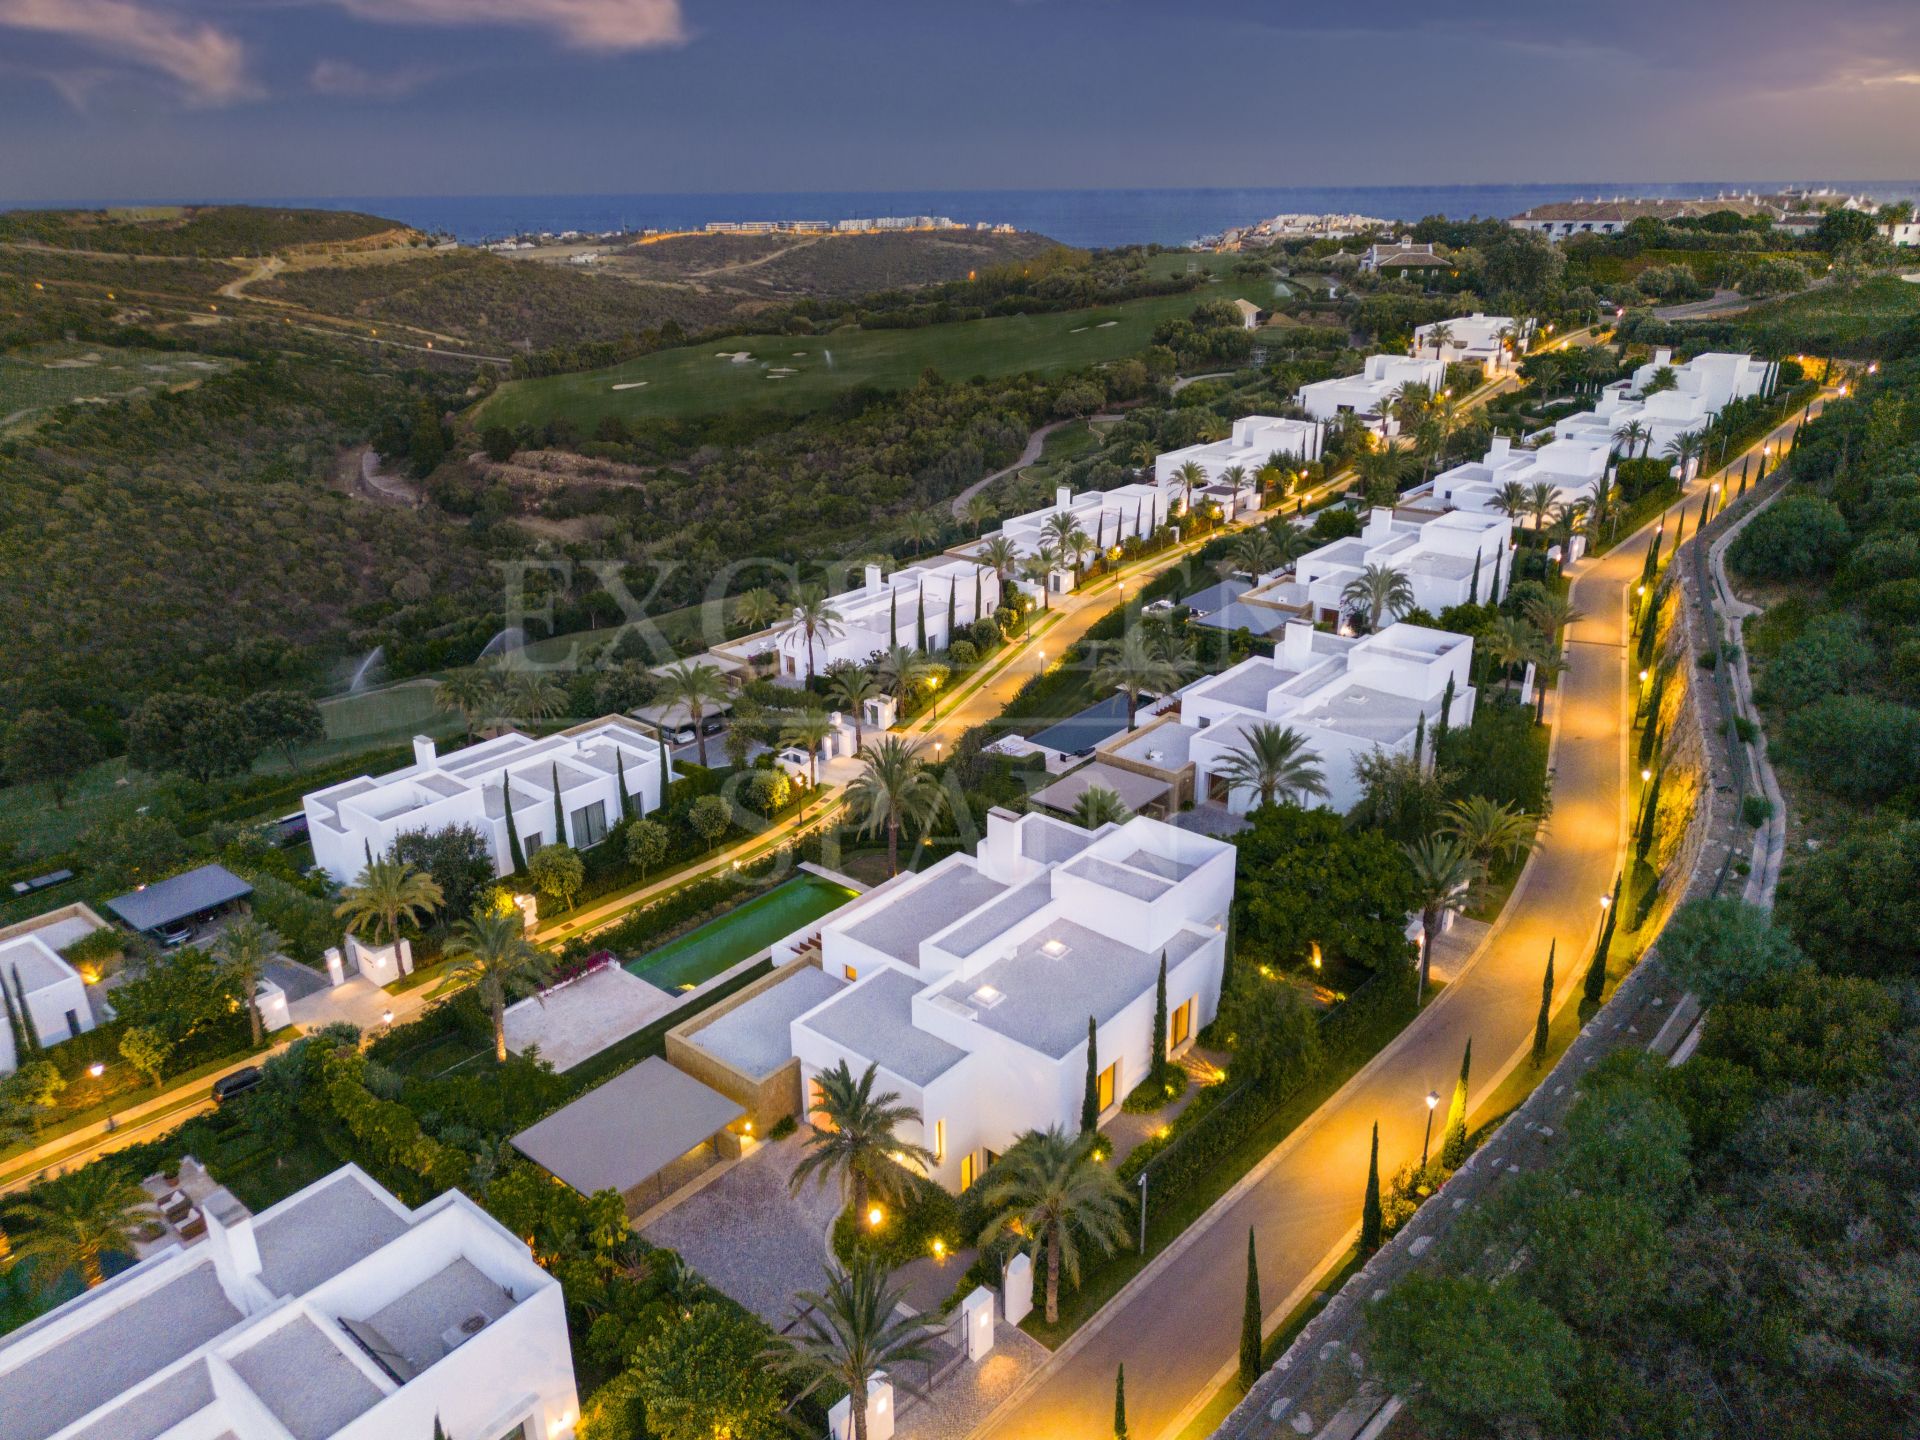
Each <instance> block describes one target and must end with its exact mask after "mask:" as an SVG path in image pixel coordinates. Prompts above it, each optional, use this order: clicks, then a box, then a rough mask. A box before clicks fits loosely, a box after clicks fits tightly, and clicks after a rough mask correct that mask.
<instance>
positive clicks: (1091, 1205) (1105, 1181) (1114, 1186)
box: [980, 1126, 1127, 1325]
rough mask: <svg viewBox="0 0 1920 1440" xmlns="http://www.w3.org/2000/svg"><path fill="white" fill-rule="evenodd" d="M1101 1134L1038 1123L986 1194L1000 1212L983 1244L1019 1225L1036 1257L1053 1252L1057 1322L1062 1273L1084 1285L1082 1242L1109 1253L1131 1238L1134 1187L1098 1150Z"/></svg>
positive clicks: (1051, 1304)
mask: <svg viewBox="0 0 1920 1440" xmlns="http://www.w3.org/2000/svg"><path fill="white" fill-rule="evenodd" d="M1095 1140H1096V1137H1095V1136H1094V1135H1093V1134H1091V1133H1087V1134H1083V1135H1080V1136H1078V1137H1076V1138H1072V1139H1069V1138H1068V1136H1067V1134H1066V1132H1065V1131H1063V1130H1061V1129H1060V1128H1059V1127H1057V1126H1055V1127H1052V1128H1050V1129H1048V1130H1045V1131H1038V1130H1030V1131H1028V1132H1027V1133H1026V1134H1025V1135H1022V1136H1021V1137H1020V1138H1019V1140H1017V1141H1015V1142H1014V1145H1013V1147H1012V1148H1011V1149H1010V1150H1008V1151H1007V1153H1006V1154H1005V1155H1003V1156H1001V1157H1000V1163H999V1164H998V1165H996V1166H995V1167H994V1169H993V1171H992V1173H991V1175H990V1176H989V1177H988V1181H987V1185H986V1188H985V1190H984V1191H983V1192H982V1194H981V1204H982V1206H983V1207H984V1208H985V1209H986V1211H987V1212H988V1213H989V1214H990V1215H991V1216H992V1217H993V1218H992V1219H991V1220H989V1221H988V1222H987V1226H986V1228H985V1230H983V1231H982V1232H981V1236H980V1243H981V1245H983V1246H986V1245H990V1244H992V1243H993V1242H994V1241H995V1240H996V1239H998V1238H999V1237H1000V1236H1001V1235H1003V1234H1006V1233H1008V1232H1012V1233H1014V1234H1016V1235H1018V1236H1019V1237H1020V1238H1021V1239H1022V1240H1023V1241H1024V1243H1025V1248H1026V1250H1027V1253H1028V1254H1029V1255H1030V1256H1031V1257H1032V1258H1033V1259H1034V1260H1036V1261H1038V1260H1040V1259H1042V1257H1044V1258H1045V1261H1046V1285H1047V1323H1048V1324H1049V1325H1054V1324H1058V1323H1059V1320H1060V1276H1061V1273H1062V1272H1063V1271H1064V1272H1065V1274H1066V1276H1067V1278H1068V1279H1069V1280H1070V1281H1071V1282H1072V1283H1073V1285H1074V1286H1075V1288H1078V1287H1079V1284H1080V1253H1081V1246H1082V1245H1083V1244H1086V1245H1091V1246H1093V1247H1094V1248H1095V1249H1097V1250H1098V1251H1099V1252H1100V1253H1101V1254H1109V1253H1111V1252H1112V1251H1113V1250H1114V1249H1115V1248H1116V1247H1118V1246H1120V1245H1122V1244H1124V1243H1125V1242H1126V1239H1127V1193H1126V1191H1125V1190H1124V1189H1122V1188H1121V1185H1120V1180H1119V1177H1118V1176H1116V1175H1115V1174H1114V1173H1113V1171H1112V1170H1111V1169H1110V1168H1109V1167H1108V1166H1106V1165H1104V1164H1102V1163H1101V1162H1100V1161H1099V1160H1097V1159H1095V1158H1094V1149H1093V1147H1094V1144H1095Z"/></svg>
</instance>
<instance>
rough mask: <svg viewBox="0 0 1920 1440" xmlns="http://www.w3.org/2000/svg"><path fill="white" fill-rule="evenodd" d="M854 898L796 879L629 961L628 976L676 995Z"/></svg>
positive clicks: (810, 879)
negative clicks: (635, 976)
mask: <svg viewBox="0 0 1920 1440" xmlns="http://www.w3.org/2000/svg"><path fill="white" fill-rule="evenodd" d="M854 893H855V892H853V891H852V890H849V889H847V888H846V887H845V886H844V885H835V884H834V883H832V882H831V881H829V880H822V879H821V878H820V877H819V876H817V875H804V874H803V875H796V876H795V877H794V878H793V879H791V880H788V881H786V882H784V883H783V884H780V885H776V886H774V887H773V888H772V889H771V890H768V891H765V892H764V893H762V894H760V895H756V896H755V897H754V898H753V899H751V900H748V901H746V902H745V903H743V904H740V905H736V906H735V907H734V908H733V909H731V910H729V911H727V912H726V914H724V915H718V916H715V917H714V918H713V919H711V920H709V921H708V922H707V923H706V924H704V925H702V926H701V927H700V928H699V929H698V930H691V931H688V932H687V933H686V934H685V935H682V936H681V937H680V938H679V939H678V940H672V941H669V942H668V943H667V944H665V945H662V946H661V947H660V948H659V949H658V950H651V951H648V952H647V953H646V954H645V955H640V956H636V957H635V958H634V959H632V960H629V961H627V962H626V968H627V971H628V973H629V974H633V975H637V976H639V977H640V978H641V979H642V980H645V981H646V982H647V983H648V984H649V985H654V986H657V987H658V988H660V989H662V990H665V991H666V992H668V993H669V994H673V995H677V994H679V993H681V992H682V991H686V990H691V989H693V987H694V986H696V985H698V984H700V983H701V982H702V981H704V980H711V979H712V978H713V977H714V976H715V975H718V974H719V973H720V972H721V971H723V970H726V969H729V968H730V967H732V966H734V965H737V964H739V963H740V962H741V961H742V960H744V959H746V958H747V957H748V956H749V955H752V954H755V953H756V952H758V951H761V950H764V949H766V948H767V947H768V946H769V945H771V944H773V942H774V941H776V940H778V939H780V938H781V937H782V936H785V935H790V934H792V933H793V932H794V931H795V930H798V929H799V928H800V927H801V926H802V925H805V924H806V923H807V922H808V921H810V920H818V919H819V918H820V917H821V916H822V915H825V914H827V913H828V912H829V911H832V910H838V909H839V908H840V907H841V906H842V905H844V904H846V903H847V901H849V900H851V899H853V897H854Z"/></svg>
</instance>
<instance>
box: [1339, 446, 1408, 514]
mask: <svg viewBox="0 0 1920 1440" xmlns="http://www.w3.org/2000/svg"><path fill="white" fill-rule="evenodd" d="M1411 458H1412V457H1410V456H1409V455H1408V454H1407V452H1406V451H1404V450H1395V449H1392V448H1390V447H1389V448H1387V449H1382V450H1368V451H1367V452H1365V453H1364V454H1362V455H1361V456H1360V457H1359V458H1358V459H1357V460H1355V461H1354V462H1353V469H1354V473H1355V474H1356V475H1357V476H1359V479H1360V493H1361V495H1362V496H1363V497H1364V498H1365V500H1366V503H1367V504H1369V505H1391V504H1393V502H1394V501H1395V500H1396V499H1397V498H1398V497H1399V494H1400V482H1401V481H1402V480H1404V479H1405V478H1406V475H1407V468H1408V466H1409V464H1410V463H1411Z"/></svg>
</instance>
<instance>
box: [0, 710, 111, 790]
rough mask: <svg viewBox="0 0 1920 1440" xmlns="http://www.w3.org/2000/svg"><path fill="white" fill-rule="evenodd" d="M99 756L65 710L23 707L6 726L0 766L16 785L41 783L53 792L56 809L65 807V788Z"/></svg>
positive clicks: (86, 733) (84, 731)
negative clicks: (17, 717)
mask: <svg viewBox="0 0 1920 1440" xmlns="http://www.w3.org/2000/svg"><path fill="white" fill-rule="evenodd" d="M99 758H100V746H99V744H98V743H97V742H96V741H95V740H94V738H93V732H92V731H90V730H88V729H87V727H86V726H84V725H82V724H81V723H80V722H79V721H78V720H76V719H74V718H73V717H72V716H71V715H69V714H67V712H66V711H64V710H24V711H22V712H21V714H20V718H19V719H17V720H15V721H14V722H13V724H12V725H10V726H9V727H8V728H7V743H6V749H5V751H4V752H0V765H3V766H4V769H5V770H6V774H7V778H8V780H10V781H11V782H12V783H14V784H16V785H31V784H34V783H36V782H39V783H44V784H45V785H46V786H47V788H48V789H50V790H52V791H53V805H54V808H55V809H56V810H64V809H66V806H67V790H68V788H69V787H70V786H71V785H72V784H73V782H74V780H75V779H77V778H78V777H79V776H80V775H81V774H82V773H83V772H84V771H85V770H86V768H87V767H88V766H89V765H91V764H93V763H94V761H96V760H98V759H99Z"/></svg>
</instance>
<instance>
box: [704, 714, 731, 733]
mask: <svg viewBox="0 0 1920 1440" xmlns="http://www.w3.org/2000/svg"><path fill="white" fill-rule="evenodd" d="M726 728H727V717H726V716H724V715H708V716H705V717H703V718H702V719H701V721H700V733H701V734H702V735H718V734H719V733H720V732H721V731H722V730H724V729H726Z"/></svg>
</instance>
